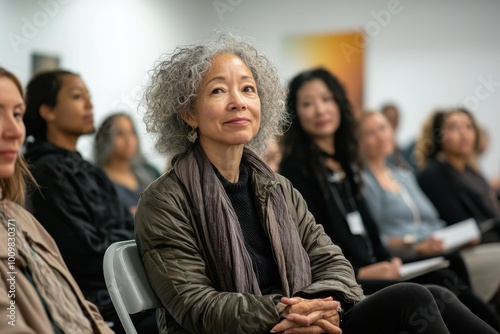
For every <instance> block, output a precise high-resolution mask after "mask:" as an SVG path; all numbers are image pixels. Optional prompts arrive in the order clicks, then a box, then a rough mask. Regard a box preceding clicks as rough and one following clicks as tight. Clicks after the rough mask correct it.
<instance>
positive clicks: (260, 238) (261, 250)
mask: <svg viewBox="0 0 500 334" xmlns="http://www.w3.org/2000/svg"><path fill="white" fill-rule="evenodd" d="M214 170H215V173H216V174H217V177H218V178H219V180H220V181H221V183H222V186H223V187H224V190H226V194H227V196H228V197H229V199H230V201H231V204H232V205H233V208H234V211H235V212H236V216H237V217H238V221H239V223H240V226H241V229H242V232H243V238H244V241H245V247H246V249H247V251H248V253H249V255H250V257H251V259H252V264H253V270H254V271H255V275H256V276H257V280H258V282H259V287H260V290H261V292H262V294H263V295H266V294H270V293H281V290H282V289H281V278H280V274H279V270H278V266H277V264H276V261H275V260H274V255H273V251H272V246H271V242H270V240H269V238H268V236H267V234H266V232H265V230H264V227H263V225H262V224H261V222H260V221H259V217H258V215H257V209H256V207H255V201H254V195H253V193H252V186H251V182H250V178H249V171H248V167H247V166H246V165H244V164H243V163H242V164H241V167H240V177H239V180H238V182H236V183H231V182H229V181H228V180H226V179H225V178H224V177H223V176H222V175H221V174H220V173H219V171H218V170H217V169H216V168H215V167H214ZM228 251H230V250H228Z"/></svg>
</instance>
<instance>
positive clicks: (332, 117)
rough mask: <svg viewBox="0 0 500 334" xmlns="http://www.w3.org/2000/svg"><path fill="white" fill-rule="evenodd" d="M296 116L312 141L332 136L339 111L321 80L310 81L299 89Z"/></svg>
mask: <svg viewBox="0 0 500 334" xmlns="http://www.w3.org/2000/svg"><path fill="white" fill-rule="evenodd" d="M297 116H298V118H299V121H300V124H301V126H302V128H303V129H304V131H305V132H306V133H307V134H309V135H310V136H311V137H313V138H314V139H325V138H330V137H333V136H334V134H335V132H336V131H337V129H338V128H339V125H340V110H339V108H338V105H337V103H336V102H335V100H334V96H333V93H332V92H331V91H330V90H329V89H328V86H327V85H326V84H325V82H324V81H323V80H321V79H312V80H310V81H307V82H305V83H304V84H303V85H302V87H300V88H299V90H298V91H297Z"/></svg>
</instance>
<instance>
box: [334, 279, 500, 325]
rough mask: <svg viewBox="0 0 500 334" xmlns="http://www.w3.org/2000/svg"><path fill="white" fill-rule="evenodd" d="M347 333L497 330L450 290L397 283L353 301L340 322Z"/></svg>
mask: <svg viewBox="0 0 500 334" xmlns="http://www.w3.org/2000/svg"><path fill="white" fill-rule="evenodd" d="M341 328H342V330H343V333H344V334H365V333H370V334H448V333H449V334H461V333H463V334H470V333H481V334H490V333H491V334H494V333H497V334H498V332H497V331H495V330H494V329H493V328H491V327H490V326H489V325H488V324H486V323H485V322H484V321H482V320H481V319H479V318H478V317H477V316H475V315H474V314H473V313H472V312H470V310H469V309H468V308H467V307H465V306H464V305H463V304H462V303H461V302H460V301H459V300H458V299H457V297H456V296H455V295H454V294H453V293H451V292H450V291H449V290H447V289H445V288H442V287H439V286H434V285H433V286H427V287H424V286H422V285H419V284H415V283H398V284H395V285H391V286H389V287H387V288H384V289H382V290H380V291H378V292H376V293H374V294H372V295H370V296H368V297H367V298H366V299H364V300H362V301H361V302H359V303H357V304H356V305H354V306H353V307H352V308H351V309H350V310H349V311H348V312H347V313H346V314H345V316H344V320H343V321H342V323H341Z"/></svg>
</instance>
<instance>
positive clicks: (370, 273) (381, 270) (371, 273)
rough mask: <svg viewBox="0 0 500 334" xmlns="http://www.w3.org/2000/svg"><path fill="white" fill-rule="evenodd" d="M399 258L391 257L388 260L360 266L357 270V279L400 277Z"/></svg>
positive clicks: (394, 278)
mask: <svg viewBox="0 0 500 334" xmlns="http://www.w3.org/2000/svg"><path fill="white" fill-rule="evenodd" d="M400 268H401V259H399V258H393V259H392V260H391V261H390V262H389V261H383V262H377V263H374V264H370V265H368V266H364V267H361V268H360V269H359V270H358V275H357V278H358V279H387V280H397V279H399V278H401V274H400V273H399V270H400Z"/></svg>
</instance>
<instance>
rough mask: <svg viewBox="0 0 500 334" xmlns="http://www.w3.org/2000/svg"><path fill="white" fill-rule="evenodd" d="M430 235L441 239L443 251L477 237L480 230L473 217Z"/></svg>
mask: <svg viewBox="0 0 500 334" xmlns="http://www.w3.org/2000/svg"><path fill="white" fill-rule="evenodd" d="M432 236H433V237H434V238H436V239H441V240H443V247H444V250H445V252H450V251H453V250H456V249H458V248H460V247H462V246H465V245H466V244H468V243H469V242H471V241H473V240H475V239H477V238H479V237H480V236H481V231H480V230H479V228H478V226H477V224H476V221H475V220H474V219H473V218H470V219H467V220H464V221H461V222H459V223H456V224H453V225H450V226H447V227H445V228H442V229H440V230H437V231H435V232H434V233H433V234H432Z"/></svg>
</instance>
